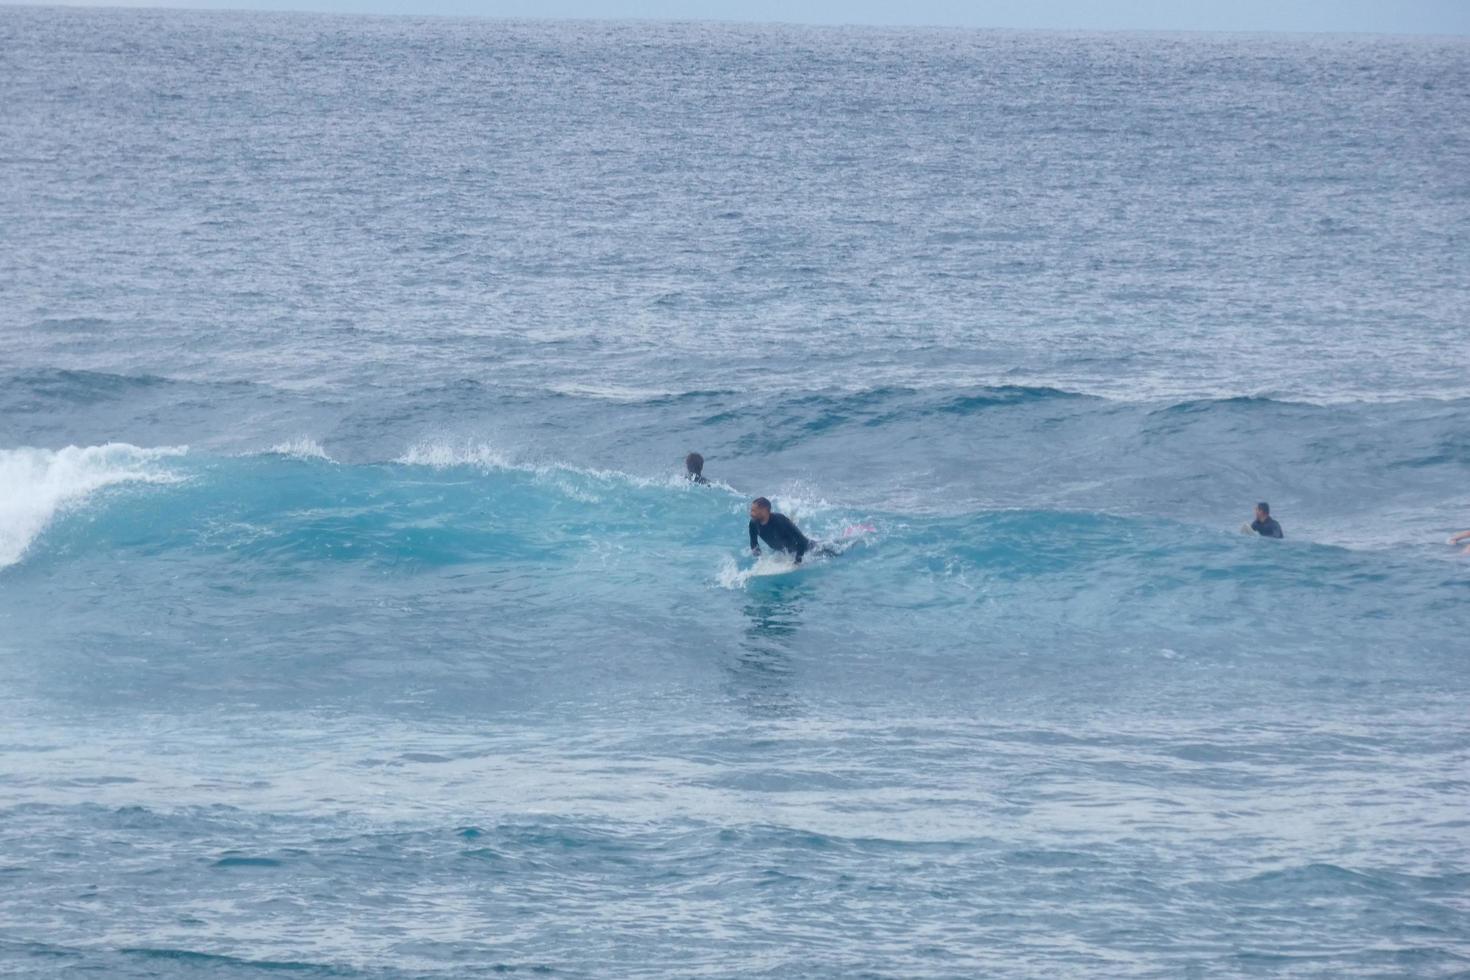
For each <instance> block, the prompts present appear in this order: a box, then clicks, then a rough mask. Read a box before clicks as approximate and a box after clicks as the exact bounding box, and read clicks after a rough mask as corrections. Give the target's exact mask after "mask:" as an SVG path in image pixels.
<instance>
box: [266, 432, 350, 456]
mask: <svg viewBox="0 0 1470 980" xmlns="http://www.w3.org/2000/svg"><path fill="white" fill-rule="evenodd" d="M270 452H271V453H272V454H273V455H276V456H290V457H291V458H292V459H316V460H322V461H324V462H327V463H335V462H336V460H334V459H333V458H332V457H331V456H328V455H327V451H326V450H325V449H323V448H322V445H321V443H319V442H317V441H316V440H315V439H310V438H308V437H306V436H297V437H296V438H295V439H290V440H287V441H286V442H278V443H276V444H275V445H274V446H272V447H271V448H270Z"/></svg>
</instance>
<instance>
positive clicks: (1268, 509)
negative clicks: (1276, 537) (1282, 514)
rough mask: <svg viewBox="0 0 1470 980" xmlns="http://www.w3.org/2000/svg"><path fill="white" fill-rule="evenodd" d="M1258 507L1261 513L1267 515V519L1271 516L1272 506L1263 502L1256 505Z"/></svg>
mask: <svg viewBox="0 0 1470 980" xmlns="http://www.w3.org/2000/svg"><path fill="white" fill-rule="evenodd" d="M1256 506H1257V507H1259V508H1260V509H1261V513H1262V514H1265V515H1266V516H1267V517H1270V516H1271V505H1270V504H1268V503H1266V502H1265V501H1264V500H1263V501H1261V502H1260V503H1258V504H1256Z"/></svg>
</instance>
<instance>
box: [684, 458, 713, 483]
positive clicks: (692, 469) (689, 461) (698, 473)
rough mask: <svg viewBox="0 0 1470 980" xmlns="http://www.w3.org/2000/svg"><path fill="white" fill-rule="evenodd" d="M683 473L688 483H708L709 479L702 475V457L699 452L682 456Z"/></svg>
mask: <svg viewBox="0 0 1470 980" xmlns="http://www.w3.org/2000/svg"><path fill="white" fill-rule="evenodd" d="M684 475H685V476H687V477H688V478H689V482H690V483H698V484H699V485H700V486H708V485H709V480H708V479H706V478H705V475H704V457H703V456H701V455H699V453H690V454H689V455H688V456H685V457H684Z"/></svg>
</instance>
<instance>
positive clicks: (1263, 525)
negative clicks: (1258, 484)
mask: <svg viewBox="0 0 1470 980" xmlns="http://www.w3.org/2000/svg"><path fill="white" fill-rule="evenodd" d="M1251 530H1252V531H1255V532H1256V533H1257V534H1259V535H1260V536H1261V537H1263V538H1284V537H1286V535H1285V534H1282V533H1281V525H1280V524H1278V523H1277V522H1276V518H1274V517H1272V516H1271V505H1270V504H1268V503H1266V502H1265V501H1264V500H1263V501H1261V502H1260V503H1258V504H1256V519H1255V520H1253V521H1251Z"/></svg>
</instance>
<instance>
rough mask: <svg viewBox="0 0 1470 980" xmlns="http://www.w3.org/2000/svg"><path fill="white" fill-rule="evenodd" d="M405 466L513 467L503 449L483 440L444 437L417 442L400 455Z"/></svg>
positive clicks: (495, 468)
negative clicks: (443, 438)
mask: <svg viewBox="0 0 1470 980" xmlns="http://www.w3.org/2000/svg"><path fill="white" fill-rule="evenodd" d="M397 462H399V463H401V464H402V465H404V466H427V467H429V468H430V469H434V470H447V469H453V468H455V467H459V466H464V467H469V468H471V469H477V470H502V469H513V468H515V467H512V466H511V463H510V461H509V460H508V459H506V457H505V456H504V455H502V454H501V453H500V452H498V451H496V450H494V449H491V448H490V447H489V446H487V445H486V444H484V443H482V442H470V441H465V442H462V443H452V442H448V441H445V440H441V439H430V440H425V441H423V442H416V443H414V444H413V445H412V446H410V447H408V451H407V452H405V453H404V454H403V455H402V456H399V457H398V460H397Z"/></svg>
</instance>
